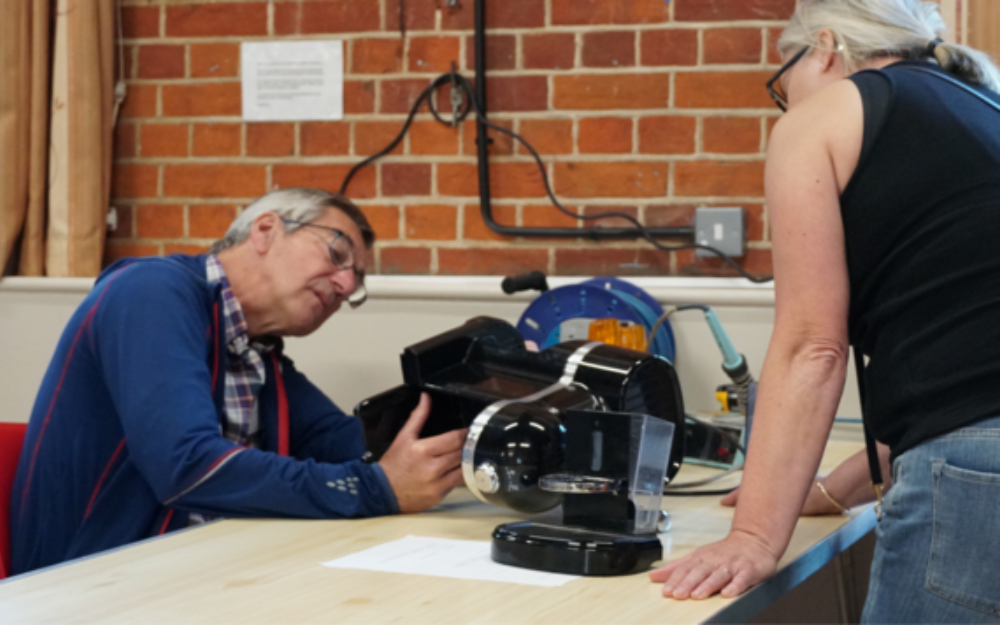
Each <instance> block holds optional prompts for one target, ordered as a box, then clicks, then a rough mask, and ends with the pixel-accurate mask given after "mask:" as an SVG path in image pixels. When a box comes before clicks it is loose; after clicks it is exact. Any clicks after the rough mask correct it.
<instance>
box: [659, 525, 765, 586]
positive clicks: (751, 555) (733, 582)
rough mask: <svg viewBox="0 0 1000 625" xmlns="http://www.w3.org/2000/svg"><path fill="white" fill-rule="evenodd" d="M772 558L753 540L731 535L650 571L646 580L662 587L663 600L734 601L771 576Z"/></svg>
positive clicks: (756, 540) (750, 537)
mask: <svg viewBox="0 0 1000 625" xmlns="http://www.w3.org/2000/svg"><path fill="white" fill-rule="evenodd" d="M777 567H778V558H777V557H775V555H774V554H773V553H771V552H770V551H769V550H768V549H767V548H766V547H765V546H764V545H763V544H762V543H761V542H760V541H759V540H758V539H757V538H756V537H754V536H751V535H749V534H744V533H739V532H731V533H730V534H729V536H727V537H726V538H724V539H723V540H720V541H719V542H717V543H711V544H709V545H705V546H704V547H701V548H699V549H697V550H696V551H694V552H693V553H691V554H688V555H686V556H684V557H683V558H680V559H678V560H674V561H673V562H669V563H667V564H666V565H664V566H662V567H660V568H658V569H656V570H655V571H652V572H651V573H650V574H649V579H650V580H652V581H654V582H662V583H663V596H664V597H670V598H672V599H689V598H690V599H706V598H708V597H710V596H712V595H714V594H715V593H717V592H720V591H721V594H722V596H723V597H727V598H728V597H735V596H737V595H740V594H742V593H744V592H746V591H747V589H749V588H752V587H753V586H756V585H757V584H759V583H761V582H762V581H764V580H765V579H767V578H768V577H771V576H772V575H774V572H775V571H776V570H777Z"/></svg>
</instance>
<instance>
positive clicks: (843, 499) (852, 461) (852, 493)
mask: <svg viewBox="0 0 1000 625" xmlns="http://www.w3.org/2000/svg"><path fill="white" fill-rule="evenodd" d="M878 455H879V463H880V464H881V465H882V476H883V479H884V480H885V482H884V484H883V488H884V490H886V491H888V490H889V487H890V486H892V477H891V475H890V471H889V448H888V447H886V446H885V445H883V444H881V443H878ZM817 481H819V482H821V483H822V484H823V488H825V489H826V492H827V493H829V495H830V497H832V498H833V499H834V500H835V501H836V502H837V503H839V504H840V505H842V506H844V507H845V508H853V507H854V506H860V505H861V504H865V503H869V502H871V501H875V491H874V490H872V487H871V473H870V472H869V470H868V454H867V452H866V451H865V450H864V449H862V450H861V451H859V452H858V453H856V454H854V455H853V456H851V457H850V458H848V459H847V460H844V461H843V462H841V463H840V465H838V466H837V468H836V469H834V470H833V471H832V472H831V473H830V475H828V476H826V477H824V478H821V479H819V480H817ZM739 495H740V491H739V489H737V490H734V491H733V492H731V493H729V494H728V495H726V496H725V497H723V498H722V502H721V503H722V505H724V506H735V505H736V502H737V500H738V499H739ZM800 514H801V515H802V516H822V515H825V514H841V510H840V508H838V507H837V506H835V505H834V504H833V503H832V502H831V501H830V499H829V498H827V497H826V496H825V495H824V494H823V492H822V491H820V489H819V488H818V487H816V486H815V485H813V486H812V487H811V488H810V489H809V494H808V495H806V501H805V503H804V504H803V505H802V511H801V512H800Z"/></svg>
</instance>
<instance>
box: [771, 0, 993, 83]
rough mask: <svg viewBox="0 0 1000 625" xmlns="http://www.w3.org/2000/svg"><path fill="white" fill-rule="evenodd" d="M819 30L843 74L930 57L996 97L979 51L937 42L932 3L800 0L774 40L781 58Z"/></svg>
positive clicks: (988, 65) (940, 25) (938, 26)
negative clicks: (830, 39)
mask: <svg viewBox="0 0 1000 625" xmlns="http://www.w3.org/2000/svg"><path fill="white" fill-rule="evenodd" d="M821 30H829V31H831V32H832V33H833V36H834V38H835V39H836V42H837V44H838V45H839V46H840V49H839V52H840V53H841V54H842V55H843V58H844V65H845V67H846V68H847V71H848V72H855V71H857V70H858V69H860V68H861V66H862V65H863V64H864V63H865V62H866V61H869V60H871V59H875V58H878V57H884V56H900V57H903V58H905V59H930V58H934V59H935V60H936V61H937V62H938V64H939V65H940V66H941V67H942V68H944V69H945V70H946V71H948V72H950V73H952V74H955V75H956V76H958V77H960V78H962V79H964V80H965V81H967V82H970V83H973V84H978V85H983V86H984V87H987V88H989V89H992V90H993V91H998V92H1000V70H998V69H997V66H996V65H995V64H994V63H993V60H992V59H991V58H990V57H989V56H988V55H987V54H984V53H983V52H980V51H978V50H975V49H973V48H970V47H968V46H962V45H958V44H956V43H950V42H946V41H940V42H938V43H937V44H936V45H932V43H933V42H934V41H935V40H936V39H938V38H939V37H941V35H942V34H943V33H944V31H945V23H944V20H943V19H942V18H941V13H940V11H939V10H938V6H937V4H935V3H933V2H924V1H922V0H802V2H801V3H800V4H799V6H798V8H797V9H796V10H795V15H793V16H792V19H791V21H790V22H789V24H788V27H787V28H786V29H785V31H784V32H783V33H782V34H781V38H780V39H779V40H778V52H780V53H781V55H782V56H787V55H789V54H792V53H795V52H797V51H798V50H801V49H802V48H804V47H807V46H814V45H816V42H817V40H818V36H819V32H820V31H821Z"/></svg>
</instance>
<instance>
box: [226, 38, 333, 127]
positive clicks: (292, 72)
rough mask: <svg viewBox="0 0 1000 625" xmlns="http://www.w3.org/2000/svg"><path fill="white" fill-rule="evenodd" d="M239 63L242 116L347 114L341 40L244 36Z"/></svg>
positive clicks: (285, 117) (261, 118)
mask: <svg viewBox="0 0 1000 625" xmlns="http://www.w3.org/2000/svg"><path fill="white" fill-rule="evenodd" d="M240 69H241V73H242V76H243V119H246V120H249V121H271V120H281V121H295V120H336V119H343V117H344V42H343V41H268V42H244V43H242V44H240Z"/></svg>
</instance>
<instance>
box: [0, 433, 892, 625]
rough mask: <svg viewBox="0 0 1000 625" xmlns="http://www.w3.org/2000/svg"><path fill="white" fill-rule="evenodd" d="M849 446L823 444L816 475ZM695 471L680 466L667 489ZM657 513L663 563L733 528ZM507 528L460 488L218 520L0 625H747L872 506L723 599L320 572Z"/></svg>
mask: <svg viewBox="0 0 1000 625" xmlns="http://www.w3.org/2000/svg"><path fill="white" fill-rule="evenodd" d="M859 448H860V446H859V444H858V443H843V442H831V443H830V444H829V445H828V448H827V455H826V457H825V458H824V463H823V466H824V469H825V470H829V469H830V468H832V467H833V466H835V464H836V463H837V462H839V461H840V460H841V459H843V458H845V457H846V456H848V455H850V453H852V452H854V451H856V450H857V449H859ZM705 470H706V469H702V468H699V467H693V466H690V465H685V467H684V469H682V471H681V473H680V474H679V476H678V478H677V481H683V480H685V479H692V478H694V477H696V476H698V475H699V474H701V473H703V472H704V471H705ZM737 479H738V478H737ZM664 508H665V509H667V510H668V511H670V513H671V515H672V518H673V527H672V529H671V530H670V532H669V533H668V535H666V536H665V537H664V544H665V547H667V549H665V553H666V555H667V557H668V558H675V557H679V556H682V555H684V554H687V553H689V552H690V551H692V550H693V549H694V548H696V547H698V546H700V545H703V544H705V543H707V542H711V541H713V540H718V539H719V538H722V537H723V536H724V535H725V534H726V532H727V531H728V529H729V525H730V521H731V519H732V509H729V508H723V507H721V506H720V505H719V503H718V497H697V498H691V497H678V498H673V497H671V498H665V499H664ZM549 516H550V517H551V518H552V519H555V518H558V517H557V516H552V515H551V513H550V515H549ZM517 518H518V517H517V515H514V514H512V513H510V511H508V510H506V509H502V508H497V507H493V506H488V505H485V504H482V503H479V502H478V501H475V500H473V498H472V497H471V496H470V495H469V493H467V492H466V491H465V490H464V489H461V490H459V491H456V492H455V493H453V494H452V495H451V496H449V498H448V499H447V500H445V502H444V503H443V504H441V505H440V506H437V507H436V508H434V509H433V510H431V511H429V512H426V513H423V514H418V515H406V516H393V517H384V518H376V519H366V520H359V521H278V520H252V521H251V520H228V521H220V522H216V523H212V524H208V525H206V526H202V527H197V528H192V529H190V530H186V531H182V532H177V533H175V534H172V535H169V536H164V537H161V538H157V539H151V540H148V541H145V542H142V543H138V544H134V545H131V546H128V547H124V548H121V549H118V550H115V551H112V552H108V553H105V554H101V555H97V556H92V557H90V558H84V559H81V560H77V561H74V562H70V563H67V564H64V565H60V566H55V567H51V568H49V569H43V570H41V571H38V572H35V573H33V574H28V575H24V576H19V577H15V578H11V579H8V580H6V581H4V582H0V623H19V624H23V623H93V622H100V623H126V622H127V623H202V622H204V623H213V624H216V625H217V624H221V623H237V622H238V623H291V622H295V623H314V622H337V623H370V622H378V623H383V622H390V621H396V622H408V623H412V622H420V623H429V622H434V623H451V622H455V623H495V622H507V623H509V622H517V623H554V622H573V623H608V622H701V621H745V620H747V619H748V618H750V617H752V616H753V615H754V614H756V613H758V612H759V611H760V610H761V609H763V608H764V607H766V606H768V605H770V604H771V603H773V602H774V601H775V600H776V599H777V598H779V597H781V596H782V595H784V594H785V593H786V592H787V591H788V590H789V589H790V588H792V587H794V586H795V585H796V584H798V583H799V582H800V581H802V580H803V579H805V578H806V577H808V576H809V575H811V574H812V573H813V572H815V571H816V570H818V569H819V568H820V567H821V566H823V564H825V563H826V562H828V561H830V559H832V558H833V557H834V556H836V554H838V553H840V552H842V551H843V550H845V549H847V548H848V547H850V546H851V545H852V544H854V542H855V541H857V540H858V539H859V538H861V537H862V536H864V535H865V534H866V533H867V532H868V531H870V530H871V528H872V527H873V526H874V523H875V521H874V514H873V513H872V511H871V509H870V508H861V509H858V510H855V511H854V512H853V513H852V515H851V516H830V517H822V518H809V519H802V520H801V521H800V522H799V525H798V528H797V529H796V531H795V535H794V537H793V538H792V542H791V545H790V547H789V549H788V552H787V553H786V555H785V557H784V559H783V560H782V563H781V567H782V568H781V570H780V571H779V573H778V575H777V576H775V577H774V578H772V579H771V580H769V581H768V582H766V583H764V584H762V585H761V586H759V587H757V588H755V589H753V590H751V591H750V592H749V593H747V594H745V595H743V596H742V597H739V598H737V599H730V600H726V599H722V598H720V597H718V596H716V597H713V598H710V599H707V600H704V601H697V602H696V601H683V602H682V601H671V600H667V599H664V598H663V597H661V595H660V585H659V584H653V583H650V582H649V581H648V579H647V577H646V576H645V575H644V574H642V575H634V576H628V577H617V578H581V579H578V580H575V581H572V582H569V583H568V584H566V585H564V586H561V587H558V588H542V587H534V586H525V585H519V584H504V583H495V582H482V581H472V580H461V579H449V578H441V577H430V576H422V575H402V574H394V573H379V572H370V571H357V570H345V569H333V568H327V567H323V566H320V564H319V563H320V562H325V561H327V560H332V559H335V558H339V557H342V556H345V555H347V554H350V553H354V552H357V551H361V550H363V549H367V548H369V547H373V546H375V545H379V544H381V543H385V542H389V541H392V540H396V539H398V538H402V537H404V536H407V535H411V534H412V535H416V536H428V537H439V538H453V539H463V540H480V541H488V540H489V536H490V533H491V531H492V530H493V528H494V527H495V526H496V525H498V524H500V523H504V522H509V521H512V520H516V519H517ZM536 518H537V517H536Z"/></svg>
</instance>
